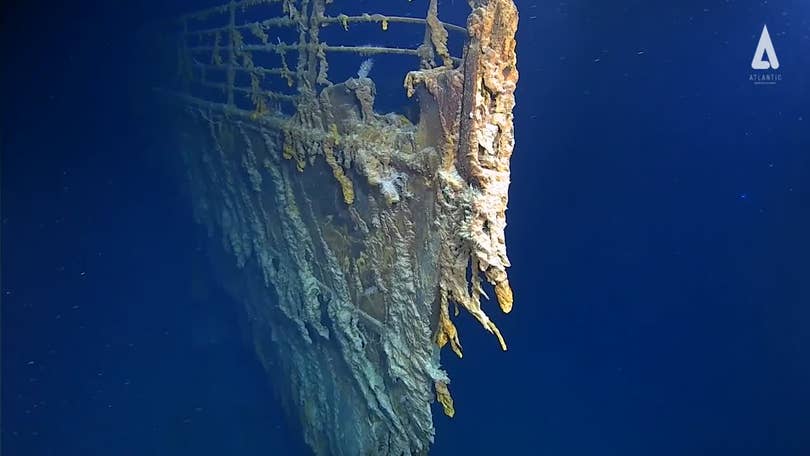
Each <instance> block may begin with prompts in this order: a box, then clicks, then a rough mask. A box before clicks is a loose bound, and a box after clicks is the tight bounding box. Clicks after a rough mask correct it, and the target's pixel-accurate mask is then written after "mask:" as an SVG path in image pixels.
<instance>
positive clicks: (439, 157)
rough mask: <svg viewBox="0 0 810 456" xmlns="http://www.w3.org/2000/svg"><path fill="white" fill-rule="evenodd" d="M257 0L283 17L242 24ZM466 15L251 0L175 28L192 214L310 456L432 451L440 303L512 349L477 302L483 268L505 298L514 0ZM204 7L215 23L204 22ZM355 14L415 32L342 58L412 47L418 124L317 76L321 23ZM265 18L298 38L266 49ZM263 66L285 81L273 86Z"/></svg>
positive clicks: (363, 85) (508, 294)
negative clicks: (462, 39)
mask: <svg viewBox="0 0 810 456" xmlns="http://www.w3.org/2000/svg"><path fill="white" fill-rule="evenodd" d="M266 3H280V4H281V6H282V7H283V15H280V16H278V17H271V18H266V19H264V20H258V21H253V22H246V23H243V22H240V21H239V20H238V19H237V17H238V14H237V13H238V12H239V11H243V10H245V9H250V8H252V7H255V6H257V5H262V4H266ZM472 6H473V9H472V12H471V14H470V16H469V19H468V23H467V27H466V28H461V27H457V26H449V25H448V24H445V23H443V22H441V21H440V20H439V19H438V14H437V8H436V2H435V1H432V2H431V5H430V7H429V9H428V12H427V15H426V17H425V19H416V18H412V17H399V16H384V15H380V14H376V15H371V14H369V15H359V16H347V15H342V14H333V15H331V16H330V15H328V14H327V11H326V5H325V2H324V1H323V0H300V1H294V0H284V1H281V2H278V1H275V2H274V1H272V0H265V1H258V0H254V1H242V2H231V3H228V4H226V5H223V6H220V7H215V8H211V9H209V10H205V11H202V12H198V13H192V14H189V15H186V16H184V17H183V18H182V19H181V21H180V24H181V28H182V30H183V32H182V33H181V34H180V35H179V36H180V39H179V47H178V59H177V60H178V74H179V75H180V82H179V83H178V86H177V87H176V89H175V90H174V91H173V92H172V95H171V98H172V100H174V101H176V102H177V103H174V104H173V106H179V107H180V108H181V109H180V112H182V113H183V116H182V118H181V119H179V121H178V124H177V125H178V128H177V132H178V133H179V134H178V147H179V149H180V151H181V154H182V156H183V159H184V164H185V167H184V170H185V173H186V177H187V182H188V185H189V188H190V189H191V191H190V194H191V195H192V198H193V202H194V208H195V215H196V217H197V219H198V221H199V222H200V223H202V224H204V225H205V226H207V227H208V230H209V233H210V237H211V240H212V244H213V248H212V252H214V253H213V254H214V255H216V261H215V262H214V263H215V264H216V265H217V266H218V267H219V269H220V270H219V276H220V278H221V279H222V281H223V283H224V284H225V286H226V288H227V289H228V290H229V291H230V293H231V294H232V295H233V296H234V297H235V298H236V300H237V301H238V302H240V303H242V304H243V305H244V307H245V309H246V312H247V315H248V321H249V322H250V328H249V333H250V336H251V338H252V340H253V344H254V346H255V349H256V352H257V354H258V356H259V358H260V360H261V361H262V363H263V364H264V366H265V368H266V370H267V372H268V374H269V375H270V376H271V377H273V379H274V382H273V383H274V385H275V387H276V389H277V391H278V393H279V397H280V398H281V401H282V403H283V404H284V405H285V408H286V411H287V413H288V414H289V416H291V417H294V418H296V419H297V420H298V422H299V423H300V428H301V430H302V433H303V436H304V438H305V440H306V442H307V443H308V444H309V446H310V447H311V448H312V449H313V451H314V452H315V453H316V454H336V455H360V454H374V455H377V454H380V455H387V454H391V455H400V454H425V453H427V451H428V449H429V446H430V443H431V442H432V441H433V436H434V427H433V423H432V415H431V403H432V402H434V400H436V399H438V401H439V402H440V404H441V405H442V407H443V409H444V412H445V413H446V414H447V415H449V416H453V414H454V413H455V409H454V405H453V402H452V399H451V396H450V390H449V388H448V384H449V383H450V381H449V378H448V375H447V373H446V372H445V371H443V370H442V369H441V367H440V360H439V349H440V347H441V346H444V345H445V344H447V343H450V344H451V346H452V348H453V350H454V351H455V352H456V353H458V354H459V355H461V345H460V342H459V339H458V334H457V331H456V329H455V326H454V325H453V323H452V318H451V315H450V306H451V304H452V303H456V304H457V305H459V306H461V307H463V308H465V309H466V310H468V311H469V312H470V313H471V314H472V315H474V316H475V317H476V318H477V319H478V321H479V322H480V323H481V324H482V325H483V326H484V327H485V328H486V329H487V330H489V331H490V332H492V333H494V334H495V335H496V336H497V338H498V340H499V341H500V344H501V345H502V347H503V348H504V349H506V344H505V342H504V340H503V337H502V336H501V334H500V332H499V331H498V329H497V328H496V327H495V325H494V323H493V322H492V320H490V318H489V317H488V316H487V315H486V314H485V313H484V311H483V310H482V308H481V304H480V297H481V296H482V295H483V294H484V291H483V290H484V285H483V284H482V282H483V281H482V280H481V279H482V278H483V279H485V280H486V281H487V282H489V283H490V284H491V285H492V286H493V287H494V294H495V296H496V297H497V300H498V302H499V304H500V307H501V309H502V310H503V311H504V312H509V310H510V309H511V306H512V290H511V288H510V286H509V282H508V280H507V276H506V268H507V267H508V266H509V262H508V259H507V257H506V250H505V242H504V233H503V232H504V228H505V210H506V203H507V190H508V186H509V158H510V156H511V152H512V148H513V144H514V140H513V132H512V112H511V111H512V107H513V105H514V87H515V83H516V81H517V70H516V68H515V63H516V62H515V52H514V33H515V28H516V26H517V11H516V9H515V7H514V4H513V3H512V1H511V0H489V1H485V0H477V1H473V2H472ZM216 17H221V18H222V21H221V22H222V23H221V24H219V25H217V24H216V21H213V22H214V23H213V24H212V23H211V22H212V18H216ZM196 22H200V23H196ZM202 22H204V24H202ZM355 22H376V23H379V24H380V26H381V27H382V28H383V29H385V28H387V27H388V26H389V23H396V22H401V23H403V24H406V23H407V24H410V25H415V26H422V27H425V34H424V36H425V40H424V43H423V44H422V45H421V46H419V47H418V48H417V49H413V50H408V49H404V48H383V47H378V46H359V47H356V48H354V49H341V50H340V52H343V51H348V52H360V53H363V54H374V53H381V52H391V53H395V54H402V55H413V56H415V57H416V58H418V62H417V65H415V66H418V68H419V69H417V70H415V71H412V72H410V73H408V75H407V76H406V77H405V90H406V91H407V93H408V95H409V96H415V97H417V98H418V102H419V111H420V113H419V120H418V122H416V123H412V122H411V121H410V120H409V119H407V118H405V117H404V116H402V115H399V114H396V113H390V114H380V113H377V112H376V111H375V110H374V100H375V94H376V88H375V83H374V81H373V80H372V79H370V78H368V77H367V74H365V72H362V71H361V72H360V74H359V75H358V77H356V78H350V79H348V80H346V81H345V82H342V83H333V82H331V81H329V77H328V66H327V58H326V55H327V54H328V53H330V52H336V51H335V48H336V46H327V45H326V44H325V43H322V42H321V41H320V40H319V30H320V29H321V28H322V27H325V26H343V27H348V26H349V24H351V23H355ZM274 27H287V28H291V29H293V30H295V31H297V34H298V37H299V38H298V42H296V43H284V42H283V41H281V40H277V41H276V42H275V43H273V42H272V41H271V40H270V39H269V35H268V30H269V29H271V28H274ZM448 30H449V31H450V32H454V33H457V32H459V31H465V30H466V31H467V32H466V33H467V34H468V35H467V37H466V44H465V47H464V55H463V56H462V57H461V58H460V57H453V56H451V55H450V51H449V50H448V48H447V46H446V40H447V36H448ZM248 35H250V36H251V37H252V38H251V39H250V40H249V39H248V38H247V36H248ZM258 52H266V53H272V54H274V55H275V56H277V60H278V66H277V67H272V68H270V67H267V68H265V67H261V66H259V65H256V64H255V63H254V60H255V59H254V56H255V53H258ZM212 71H219V72H221V74H222V76H223V77H222V79H221V80H220V81H219V82H212V80H211V72H212ZM240 75H242V76H240ZM271 76H274V77H276V78H280V79H281V80H283V81H285V82H286V83H288V85H289V86H290V87H292V88H294V91H291V92H283V91H279V90H273V89H272V88H269V87H268V85H267V84H266V81H265V79H264V78H265V77H271ZM240 84H243V85H240ZM206 88H207V89H213V92H210V91H209V92H206ZM163 93H167V92H163ZM240 97H241V99H243V100H245V101H249V103H248V104H247V106H246V105H245V103H244V102H240V101H239V100H240ZM240 103H241V104H240ZM278 103H285V104H288V105H289V106H290V107H292V111H289V110H286V111H285V109H284V108H280V107H278V106H277V104H278ZM285 112H288V114H284V113H285ZM468 271H469V273H468ZM484 393H485V392H482V394H484Z"/></svg>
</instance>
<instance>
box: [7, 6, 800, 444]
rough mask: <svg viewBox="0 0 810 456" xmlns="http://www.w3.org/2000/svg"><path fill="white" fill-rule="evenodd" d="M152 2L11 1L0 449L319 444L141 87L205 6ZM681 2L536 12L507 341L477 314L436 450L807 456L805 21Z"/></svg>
mask: <svg viewBox="0 0 810 456" xmlns="http://www.w3.org/2000/svg"><path fill="white" fill-rule="evenodd" d="M23 3H35V4H29V5H23ZM135 3H136V2H101V1H98V2H93V1H81V2H76V3H75V4H74V5H71V6H69V7H66V6H61V5H59V4H56V3H55V2H54V4H53V5H48V4H47V2H4V4H3V6H2V16H0V21H2V22H0V33H2V47H3V48H2V49H3V53H2V56H3V66H2V68H3V69H2V72H0V77H1V78H2V81H1V82H2V85H1V87H2V90H3V98H2V124H0V128H1V130H0V146H1V147H2V268H3V269H2V293H3V295H2V298H3V301H2V304H3V308H2V318H3V320H2V343H3V347H2V348H3V351H2V355H3V356H2V374H3V375H2V439H3V441H2V450H3V451H4V453H3V454H8V455H50V454H54V455H55V454H59V455H63V454H77V455H78V454H82V455H130V454H131V455H145V454H211V455H214V454H217V455H218V454H226V453H234V454H245V455H249V454H257V455H258V454H297V453H300V452H301V451H302V448H301V446H300V443H298V438H297V437H296V435H295V433H294V430H292V429H289V428H287V427H286V425H285V424H284V421H283V420H282V418H281V416H280V413H279V410H278V406H277V404H276V403H275V400H274V399H273V396H272V393H271V390H270V387H269V385H268V384H267V382H266V380H265V377H264V375H263V373H262V371H261V368H260V367H259V365H258V363H257V362H256V361H255V359H254V357H253V355H252V353H251V351H250V349H249V348H248V347H247V346H245V345H244V344H243V343H242V341H241V339H240V336H239V330H238V328H237V319H238V315H237V312H236V311H235V309H236V306H235V305H234V304H233V303H231V302H229V300H228V298H227V297H226V296H224V295H223V294H222V293H221V292H220V291H218V290H217V289H216V288H214V287H212V286H208V284H207V282H208V280H207V278H208V274H209V272H208V270H207V267H206V266H205V264H206V262H207V259H206V257H205V254H204V251H203V250H202V246H203V242H202V240H201V239H202V236H201V233H200V232H199V229H198V228H197V227H196V226H195V225H194V224H193V223H192V222H191V214H190V210H189V205H188V201H187V200H186V199H185V197H184V196H183V195H182V194H181V192H180V190H179V188H178V181H177V178H176V177H175V176H174V175H172V174H171V173H170V171H169V167H168V160H166V154H170V153H171V152H172V151H171V150H169V149H168V148H167V146H166V142H165V141H163V140H162V136H163V135H165V129H164V130H161V128H165V127H162V126H161V125H159V124H157V122H155V119H156V118H157V117H156V115H155V113H154V112H152V110H154V109H157V108H156V107H155V106H154V105H153V104H151V102H150V101H149V100H148V98H149V97H150V94H151V92H150V91H149V84H145V83H144V81H149V80H150V79H149V78H150V77H151V75H152V73H153V72H152V70H153V68H151V67H150V65H153V64H154V62H150V60H149V59H148V58H144V56H143V55H142V49H141V47H140V42H139V34H138V33H137V32H138V30H140V29H141V27H142V25H143V24H145V23H147V22H148V21H150V20H152V19H155V18H159V17H164V16H169V15H172V14H174V13H176V12H179V11H183V10H187V9H189V7H192V6H194V2H191V1H184V2H165V3H170V4H169V5H165V4H163V3H164V2H151V4H150V3H147V2H144V3H143V4H142V5H136V4H135ZM424 3H425V1H422V0H419V1H414V2H413V3H412V4H411V5H410V8H413V9H414V10H415V14H417V15H418V14H421V13H422V11H424ZM444 3H447V7H449V6H450V5H449V3H450V2H444ZM455 3H459V4H461V3H463V2H461V0H456V2H455ZM669 3H671V4H673V5H677V6H667V5H665V4H663V2H649V1H647V2H644V1H620V2H604V1H595V0H593V1H572V2H564V3H559V2H539V1H532V2H519V5H518V6H519V7H520V9H521V24H520V30H519V36H518V47H519V49H518V56H519V69H520V72H521V79H520V84H519V90H518V95H517V101H518V107H517V109H516V112H515V115H516V131H517V146H516V149H515V153H514V157H513V161H512V164H513V174H512V177H513V186H512V188H511V192H510V210H509V214H508V216H509V227H508V230H507V238H508V241H509V248H510V258H511V260H512V263H513V268H512V270H511V282H512V285H513V288H514V289H515V294H516V303H515V309H514V310H513V312H512V314H511V315H509V316H500V315H497V314H496V312H495V310H494V309H493V310H492V311H491V313H492V314H493V315H494V318H495V320H496V322H497V323H498V324H499V326H500V328H501V330H502V331H503V333H504V334H505V335H506V337H507V341H508V343H509V345H510V350H509V351H508V352H506V353H501V352H500V350H499V349H498V346H497V343H496V342H495V340H494V339H493V338H492V337H491V336H489V335H488V334H486V333H485V332H484V331H483V330H481V329H480V328H479V327H478V326H477V324H476V323H475V322H474V321H472V319H471V318H469V317H467V316H461V317H460V318H459V319H460V323H459V329H460V331H461V337H462V343H463V344H464V348H465V358H464V359H463V360H456V359H455V358H454V357H453V355H452V353H449V352H447V353H444V354H443V358H444V360H445V363H446V367H447V369H448V370H449V372H450V374H451V376H452V378H453V379H454V382H453V383H452V385H451V390H452V392H453V394H454V398H455V400H456V409H457V414H456V417H455V418H454V419H453V420H449V419H447V418H445V417H444V416H442V415H441V414H439V413H437V418H436V424H437V430H438V433H437V439H436V445H435V454H453V453H461V452H464V453H467V454H485V453H488V454H501V453H517V454H553V455H613V454H615V455H639V456H641V455H650V454H655V455H693V454H707V455H709V454H710V455H748V454H750V455H806V454H810V240H808V234H810V128H808V122H810V79H809V78H808V76H810V36H809V35H810V6H808V5H807V4H806V2H800V1H770V2H767V3H763V2H755V1H749V2H744V1H737V2H731V1H706V2H695V1H689V2H669ZM365 5H371V6H374V5H376V6H377V7H376V8H373V9H386V8H383V7H382V6H380V5H383V3H376V4H375V3H369V2H365V3H364V4H363V5H361V6H360V7H365ZM397 5H398V4H397ZM371 6H370V7H369V8H368V9H372V8H371ZM455 6H456V8H457V9H458V10H461V7H460V5H455ZM360 7H358V8H360ZM397 7H399V8H401V7H402V6H399V5H398V6H397ZM444 17H445V18H448V19H450V20H451V21H454V22H459V18H461V17H463V15H462V14H446V15H444ZM763 24H767V25H768V28H769V30H770V33H771V36H772V38H773V41H774V45H775V47H776V51H777V53H778V56H779V60H780V63H781V68H780V72H781V73H782V74H783V77H784V79H783V81H781V82H780V83H779V84H777V85H775V86H754V85H752V84H751V83H750V82H749V81H748V74H749V73H750V72H751V70H750V62H751V58H752V57H753V52H754V49H755V47H756V44H757V40H758V38H759V33H760V31H761V29H762V25H763ZM371 39H372V38H371V37H370V40H371ZM372 76H373V77H374V78H375V79H377V80H378V81H379V82H378V86H382V85H383V84H389V83H390V84H391V86H392V87H394V86H398V85H399V81H400V80H401V73H395V72H393V71H389V72H386V66H385V65H377V66H376V67H375V70H374V71H373V72H372ZM386 93H387V92H386ZM390 96H391V101H389V104H390V105H391V106H394V105H395V104H396V103H397V101H396V97H398V96H401V95H390Z"/></svg>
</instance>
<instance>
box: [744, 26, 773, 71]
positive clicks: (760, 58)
mask: <svg viewBox="0 0 810 456" xmlns="http://www.w3.org/2000/svg"><path fill="white" fill-rule="evenodd" d="M766 52H767V53H768V60H765V59H764V57H765V53H766ZM751 68H753V69H755V70H767V69H770V68H773V69H774V70H776V69H778V68H779V58H778V57H776V50H775V49H774V48H773V42H772V41H771V35H770V34H769V33H768V26H767V25H764V26H763V27H762V35H761V36H760V37H759V44H757V50H756V51H755V52H754V60H752V61H751Z"/></svg>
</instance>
